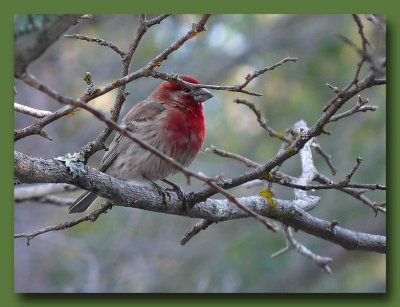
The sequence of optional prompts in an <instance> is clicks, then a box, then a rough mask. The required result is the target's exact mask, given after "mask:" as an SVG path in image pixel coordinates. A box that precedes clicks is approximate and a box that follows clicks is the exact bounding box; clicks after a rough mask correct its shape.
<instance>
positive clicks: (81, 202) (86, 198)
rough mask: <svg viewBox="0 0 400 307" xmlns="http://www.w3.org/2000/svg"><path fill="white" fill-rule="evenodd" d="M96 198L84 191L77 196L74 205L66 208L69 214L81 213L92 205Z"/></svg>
mask: <svg viewBox="0 0 400 307" xmlns="http://www.w3.org/2000/svg"><path fill="white" fill-rule="evenodd" d="M96 198H97V195H96V194H94V193H92V192H89V191H86V192H85V193H83V194H82V195H81V196H79V197H78V198H77V199H76V200H75V201H74V203H73V204H72V205H71V206H70V207H69V208H68V212H69V213H78V212H83V211H85V210H86V209H87V208H89V206H90V205H91V204H92V202H93V201H94V200H95V199H96Z"/></svg>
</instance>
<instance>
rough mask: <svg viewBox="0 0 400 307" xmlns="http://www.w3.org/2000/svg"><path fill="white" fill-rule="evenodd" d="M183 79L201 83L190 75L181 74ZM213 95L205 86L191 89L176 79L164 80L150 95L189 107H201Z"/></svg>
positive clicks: (169, 102)
mask: <svg viewBox="0 0 400 307" xmlns="http://www.w3.org/2000/svg"><path fill="white" fill-rule="evenodd" d="M179 78H180V79H182V80H183V81H186V82H188V83H192V84H200V81H199V80H197V79H196V78H195V77H192V76H189V75H179ZM212 96H213V95H212V94H211V92H210V91H208V90H206V89H204V88H197V89H194V90H191V89H189V88H187V87H184V86H182V85H180V84H178V83H176V82H174V81H164V82H162V83H161V84H160V85H159V87H157V88H156V90H155V91H154V92H153V93H152V94H151V95H150V97H152V98H153V99H155V100H156V101H159V102H162V103H168V104H176V103H177V104H180V105H183V106H185V107H188V108H194V109H197V108H200V109H201V104H202V103H203V102H204V101H206V100H208V99H210V98H211V97H212Z"/></svg>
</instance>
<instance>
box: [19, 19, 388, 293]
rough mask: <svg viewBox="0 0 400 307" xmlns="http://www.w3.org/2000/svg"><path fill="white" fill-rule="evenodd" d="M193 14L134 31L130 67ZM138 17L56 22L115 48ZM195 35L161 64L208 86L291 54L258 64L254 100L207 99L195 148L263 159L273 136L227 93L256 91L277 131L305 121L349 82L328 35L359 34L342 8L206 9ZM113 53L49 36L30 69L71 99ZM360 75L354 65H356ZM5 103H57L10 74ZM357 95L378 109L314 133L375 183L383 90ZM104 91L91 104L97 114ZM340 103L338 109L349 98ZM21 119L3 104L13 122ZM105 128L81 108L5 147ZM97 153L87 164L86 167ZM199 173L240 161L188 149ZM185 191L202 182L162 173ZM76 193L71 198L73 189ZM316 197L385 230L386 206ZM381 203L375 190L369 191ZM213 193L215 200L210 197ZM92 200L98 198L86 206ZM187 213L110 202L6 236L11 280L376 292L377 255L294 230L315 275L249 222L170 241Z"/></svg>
mask: <svg viewBox="0 0 400 307" xmlns="http://www.w3.org/2000/svg"><path fill="white" fill-rule="evenodd" d="M198 18H199V16H196V15H176V16H171V17H170V18H168V19H166V20H165V21H163V22H162V24H161V25H158V26H156V27H154V28H151V29H150V30H149V32H148V33H147V34H146V35H145V37H144V38H143V40H142V42H141V44H140V47H139V49H138V50H137V53H136V54H135V56H134V59H133V64H132V69H133V70H135V69H139V68H141V67H142V66H143V65H145V64H146V63H148V61H149V60H151V58H152V57H154V56H155V55H157V54H158V53H159V52H161V51H162V50H164V49H165V48H166V47H167V46H169V45H170V44H171V43H172V42H174V40H176V39H177V38H179V37H180V36H181V35H182V34H184V33H185V32H186V31H187V30H188V29H189V28H190V26H191V24H192V23H193V22H195V21H196V20H198ZM363 21H364V23H365V29H366V33H367V35H368V36H369V37H370V38H371V41H372V43H373V44H375V43H376V44H377V45H376V50H377V51H379V52H380V54H381V55H383V54H384V53H385V45H384V44H385V42H384V41H383V42H382V41H379V39H380V36H379V33H378V32H377V30H376V29H375V28H374V27H373V25H371V24H370V23H368V22H367V21H366V20H363ZM136 28H137V16H130V15H110V16H108V15H99V16H94V18H93V19H92V20H90V21H82V22H81V23H80V24H79V25H78V26H76V27H74V28H72V29H70V30H69V31H68V33H74V32H78V33H81V34H85V35H89V36H96V37H100V38H103V39H106V40H110V41H112V42H114V43H116V44H117V45H119V46H120V47H121V48H122V49H126V48H127V47H128V46H129V44H130V42H131V39H132V37H134V35H135V33H136ZM207 28H208V30H207V32H206V33H203V34H202V35H201V36H199V37H197V38H196V39H194V40H191V41H190V42H188V43H187V44H185V46H183V47H182V48H181V49H180V50H178V51H177V52H175V53H174V54H172V55H171V56H170V57H169V58H168V61H167V62H166V63H165V64H164V65H163V66H162V67H161V70H163V71H166V72H169V73H190V74H193V75H195V76H197V77H198V78H199V79H200V80H202V82H204V83H207V84H219V85H234V84H238V83H241V82H243V80H244V77H245V76H246V74H248V73H251V72H253V71H254V70H256V69H260V68H262V67H265V66H270V65H272V64H274V63H276V62H278V61H279V60H281V59H282V58H284V57H286V56H294V57H298V58H299V59H300V61H299V62H298V63H287V64H286V65H284V66H282V67H279V68H278V69H276V70H274V71H271V72H268V73H267V74H265V75H263V76H261V77H259V78H258V79H256V80H254V82H252V83H251V84H250V87H249V89H250V90H255V91H258V92H261V93H262V94H263V96H262V97H248V96H246V95H244V94H238V93H231V92H222V91H215V96H214V99H213V100H212V101H210V102H207V103H206V105H205V113H206V126H207V136H206V141H205V147H208V146H210V145H211V144H214V145H216V146H218V147H220V148H223V149H225V150H229V151H233V152H236V153H239V154H241V155H244V156H246V157H249V158H251V159H253V160H255V161H258V162H260V163H263V162H265V161H267V160H269V159H271V158H272V157H274V156H275V155H276V152H277V151H278V149H279V147H280V142H279V141H278V140H276V139H272V138H270V137H268V136H267V134H266V133H265V131H264V130H262V128H261V127H260V126H259V125H258V123H257V121H256V119H255V115H254V114H253V113H252V112H251V111H250V110H249V109H247V108H246V107H245V106H243V105H237V104H235V103H233V99H235V98H246V99H248V100H250V101H252V102H254V103H255V104H256V105H257V107H258V108H259V109H260V110H261V111H262V113H263V114H264V115H265V117H266V118H267V119H268V122H269V125H271V126H272V127H273V128H274V129H275V130H277V131H280V132H284V131H285V130H286V129H287V128H289V127H290V126H291V125H293V123H294V122H296V121H297V120H299V119H302V118H303V119H304V120H306V121H307V123H308V124H309V125H312V124H313V123H314V122H315V121H316V120H317V119H318V118H319V117H320V116H321V114H322V108H323V106H324V105H325V104H326V103H327V102H328V101H329V100H330V98H331V97H333V93H332V91H331V90H330V89H329V88H328V87H327V86H326V85H325V84H326V83H330V84H332V85H334V86H337V87H339V88H341V87H343V86H345V85H346V84H347V83H348V82H350V81H351V80H352V78H353V76H354V72H355V70H356V63H357V61H358V56H357V54H356V53H355V52H354V50H352V49H351V48H350V47H349V46H348V45H346V44H344V43H343V42H342V41H341V40H340V39H338V37H337V36H336V34H338V33H340V34H342V35H345V36H346V37H348V38H349V39H351V40H353V41H355V42H357V43H359V41H360V39H359V36H358V34H357V28H356V27H355V24H354V22H353V20H352V18H351V16H350V15H219V16H218V15H217V16H212V17H211V19H210V22H209V24H208V25H207ZM120 67H121V66H120V60H119V58H118V56H117V55H116V54H114V53H113V51H111V50H110V49H108V48H106V47H101V46H98V45H96V44H90V43H87V42H82V41H77V40H71V39H67V38H61V39H60V40H59V41H58V42H57V43H56V44H54V45H53V46H52V47H51V48H50V49H49V50H48V51H47V52H46V53H45V54H44V55H43V56H42V57H41V58H40V59H39V60H37V61H36V62H35V63H33V64H32V65H31V67H30V72H31V73H33V74H34V75H35V76H37V77H38V78H39V79H41V80H43V81H44V82H46V83H47V84H48V85H49V86H50V87H52V88H54V89H56V90H57V91H59V92H60V93H62V94H65V95H67V96H72V97H78V96H80V95H81V94H82V93H83V91H84V90H85V82H84V81H83V80H82V77H83V75H84V74H85V72H86V71H90V72H91V74H92V76H93V80H94V82H95V84H96V85H97V86H102V85H105V84H107V83H109V82H112V81H113V80H115V79H116V78H118V76H119V74H120ZM363 73H365V72H363ZM158 82H159V81H158V80H153V79H140V80H137V81H135V82H133V83H131V84H129V85H128V90H129V91H130V92H131V95H130V96H129V97H128V100H127V102H126V104H125V106H124V110H123V114H125V112H126V110H127V109H128V108H130V107H131V106H132V105H133V103H134V102H136V101H140V100H141V99H143V98H145V97H146V96H147V95H148V94H149V92H150V90H151V89H152V88H153V87H154V86H155V85H156V84H157V83H158ZM16 88H17V96H16V101H18V102H19V103H23V104H26V105H29V106H32V107H36V108H40V109H47V110H55V109H57V108H59V105H57V104H56V103H54V102H53V101H51V100H50V99H49V98H47V97H46V96H44V95H42V94H40V93H38V92H37V91H34V90H32V89H30V88H27V87H26V86H24V85H23V84H21V83H20V82H18V81H16ZM362 96H363V97H364V98H368V99H369V100H370V102H371V104H373V105H377V106H378V107H379V109H378V111H376V112H373V113H372V112H368V113H361V114H356V115H354V116H352V117H349V118H345V119H343V120H341V121H339V122H336V123H332V124H329V125H328V127H327V128H328V129H329V130H330V131H331V132H332V135H331V136H327V135H323V136H321V137H320V138H319V139H318V140H319V142H320V143H321V145H322V147H323V148H324V149H325V150H326V151H327V152H328V153H329V154H331V155H332V160H333V162H334V164H335V165H336V167H337V168H338V174H337V175H336V176H335V177H334V178H335V179H336V180H340V179H341V178H343V176H345V175H346V174H347V172H348V171H349V170H350V169H351V167H352V166H353V165H354V163H355V161H356V158H357V157H358V156H361V157H362V158H363V159H364V162H363V164H362V166H361V167H360V169H359V171H358V172H357V173H356V175H355V176H354V181H355V182H361V183H381V184H385V182H386V169H385V168H386V117H385V116H386V106H385V104H386V101H385V99H386V92H385V87H379V88H373V89H370V90H367V91H365V92H364V93H363V94H362ZM114 98H115V92H113V93H110V94H107V95H105V96H103V97H100V98H98V99H96V100H95V101H94V102H91V105H93V106H95V107H96V108H99V109H101V110H103V111H104V112H108V110H109V109H110V107H111V106H112V103H113V99H114ZM355 103H356V101H355V100H352V101H349V102H348V103H347V104H346V106H345V107H344V109H343V111H344V110H346V109H348V108H350V107H352V106H353V105H354V104H355ZM31 122H32V119H31V118H29V117H27V116H25V115H21V114H15V127H16V128H22V127H25V126H27V125H28V124H30V123H31ZM102 128H103V125H102V124H101V123H100V122H98V121H96V120H94V119H93V117H91V115H89V114H88V113H85V112H84V111H79V112H77V113H75V114H74V115H72V116H68V117H67V118H63V119H61V120H59V121H57V122H55V123H53V124H51V125H49V126H48V127H47V128H46V131H47V132H48V134H49V135H50V137H52V138H53V139H54V140H53V141H51V142H50V141H48V140H45V139H42V138H40V137H36V136H34V137H29V138H26V139H23V140H21V141H19V142H17V143H16V145H15V149H16V150H20V151H22V152H24V153H27V154H30V155H33V156H40V157H45V158H50V157H56V156H61V155H64V154H66V153H67V152H71V153H72V152H74V151H78V150H79V149H80V148H81V146H83V145H85V144H86V143H87V142H88V141H91V140H93V139H94V137H96V136H97V134H98V133H99V131H101V129H102ZM102 154H103V153H98V154H96V155H95V156H94V157H93V158H92V159H91V161H90V162H89V164H90V165H92V166H98V163H99V161H100V159H101V156H102ZM315 162H316V166H317V168H318V170H320V172H321V173H323V174H326V175H329V176H330V172H329V168H328V167H327V165H326V164H325V162H324V161H323V160H322V159H321V158H320V157H319V156H317V157H315ZM190 168H191V169H192V170H194V171H201V172H203V173H205V174H206V175H209V176H216V175H223V176H225V177H227V178H229V177H233V176H236V175H239V174H240V173H243V172H245V171H246V167H245V166H243V165H241V164H240V163H238V162H235V161H231V160H228V159H224V158H220V157H217V156H215V155H213V154H211V153H201V154H199V156H198V158H197V159H196V161H195V162H194V163H193V164H192V165H191V167H190ZM282 170H283V171H285V172H288V173H290V174H292V175H297V174H299V171H300V169H299V160H298V157H294V158H293V159H290V160H289V161H287V162H286V163H285V164H284V165H283V166H282ZM171 180H173V181H174V182H177V183H179V184H180V185H181V186H182V187H183V188H184V190H185V191H188V192H189V191H196V190H199V189H201V188H202V187H203V185H202V184H200V183H198V182H196V181H195V180H192V185H191V186H187V185H186V184H185V180H184V178H183V176H182V175H179V174H178V175H176V176H175V177H173V178H171ZM260 189H261V187H253V188H244V187H237V188H235V189H233V192H234V193H235V195H237V196H239V195H240V196H243V195H254V194H257V193H258V192H259V190H260ZM275 192H276V196H277V197H279V198H287V199H291V198H293V192H292V191H291V189H287V188H281V187H275ZM78 194H79V193H75V194H73V195H72V196H71V195H68V196H69V197H75V196H77V195H78ZM315 194H316V195H319V196H321V198H322V199H321V203H320V205H319V206H318V207H317V208H316V209H315V210H313V212H312V213H313V214H315V215H316V216H317V217H320V218H323V219H326V220H338V221H339V222H340V225H341V226H343V227H348V228H350V229H353V230H357V231H363V232H371V233H377V234H385V227H386V226H385V225H386V224H385V217H384V216H381V215H378V216H377V217H374V214H373V213H372V212H371V210H369V209H368V208H366V207H365V206H363V205H362V204H361V203H360V202H359V201H356V200H354V199H352V198H351V197H349V196H347V195H344V194H342V193H339V192H337V191H318V192H316V193H315ZM368 196H369V197H371V198H372V199H376V200H377V201H382V200H384V199H385V193H382V192H374V193H370V194H368ZM216 197H219V196H218V195H217V196H216ZM99 203H100V201H98V204H99ZM69 219H71V216H69V215H68V214H67V213H66V209H65V208H59V207H54V206H51V205H43V204H37V203H35V204H29V205H27V204H24V205H16V207H15V231H16V232H22V231H30V230H35V229H38V228H41V227H45V226H48V225H51V224H56V223H59V222H62V221H66V220H69ZM194 222H195V221H192V220H189V219H186V218H182V217H176V216H168V215H163V214H157V213H152V212H145V211H141V210H131V209H126V208H118V207H117V208H113V209H112V210H111V212H110V213H108V214H106V215H104V216H101V217H100V218H99V220H98V221H96V222H95V223H86V224H81V225H78V226H77V227H74V228H72V229H70V230H66V231H63V232H52V233H49V234H45V235H42V236H40V237H38V238H35V239H34V240H33V241H32V242H31V246H29V247H27V246H26V244H25V242H24V241H23V240H17V241H16V242H15V291H17V292H384V291H385V290H386V270H385V266H386V264H385V259H386V258H385V255H378V254H373V253H367V252H349V251H346V250H344V249H343V248H341V247H339V246H336V245H333V244H331V243H330V242H325V241H323V240H321V239H318V238H315V237H312V236H309V235H307V234H304V233H300V232H299V233H295V237H296V239H298V240H299V241H300V242H302V243H304V244H305V245H306V246H307V247H309V248H310V249H311V250H313V251H314V252H316V253H319V254H321V255H324V256H331V257H333V258H334V262H333V264H332V268H333V274H332V275H330V276H327V275H325V274H324V273H323V272H321V270H320V269H319V268H318V267H317V266H316V265H315V264H314V263H312V262H311V261H310V260H308V259H306V258H304V257H302V256H301V255H298V254H296V253H294V252H289V253H287V254H284V255H282V256H280V257H278V258H274V259H271V258H270V255H271V254H272V253H274V252H276V251H277V250H279V249H281V248H283V247H284V246H285V239H284V237H283V236H282V235H281V234H273V233H271V232H268V231H266V230H265V227H263V226H262V225H261V224H259V223H257V222H255V221H254V220H251V219H246V220H238V221H229V222H224V223H219V224H217V225H212V226H210V227H209V228H208V229H207V230H206V231H204V232H202V233H200V234H199V235H197V236H196V237H195V238H194V239H193V240H192V241H190V242H189V243H188V244H187V245H186V246H184V247H182V246H180V245H179V238H180V237H181V236H182V235H183V234H184V232H185V230H186V229H187V228H190V227H191V226H192V225H193V224H194Z"/></svg>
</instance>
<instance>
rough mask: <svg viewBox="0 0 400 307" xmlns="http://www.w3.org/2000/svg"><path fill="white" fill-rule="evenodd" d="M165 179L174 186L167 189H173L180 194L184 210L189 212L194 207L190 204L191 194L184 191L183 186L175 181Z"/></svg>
mask: <svg viewBox="0 0 400 307" xmlns="http://www.w3.org/2000/svg"><path fill="white" fill-rule="evenodd" d="M163 181H164V182H165V183H166V184H168V185H170V186H171V187H172V188H167V189H165V191H173V192H175V193H176V194H177V195H178V198H179V199H180V200H181V201H182V210H183V211H184V212H185V213H186V214H187V213H188V212H189V210H190V209H192V206H190V199H189V195H188V194H186V193H185V192H183V190H182V189H181V187H180V186H178V185H176V184H175V183H173V182H171V181H169V180H167V179H163Z"/></svg>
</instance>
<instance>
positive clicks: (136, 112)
mask: <svg viewBox="0 0 400 307" xmlns="http://www.w3.org/2000/svg"><path fill="white" fill-rule="evenodd" d="M164 110H165V106H164V105H163V104H161V103H159V102H155V101H151V100H144V101H141V102H139V103H137V104H136V105H135V106H134V107H133V108H132V109H130V110H129V112H128V113H127V114H126V116H125V117H124V119H123V120H122V123H123V124H124V125H125V127H126V129H128V130H129V131H131V132H132V133H137V132H138V130H139V129H140V126H141V123H146V122H153V121H154V119H155V118H156V117H157V116H159V115H160V114H161V113H162V112H163V111H164ZM125 139H126V136H125V135H122V134H120V133H117V134H116V135H115V138H114V140H113V141H112V142H111V144H110V146H109V150H108V151H107V152H106V153H105V154H104V157H103V159H102V161H101V167H100V169H99V170H100V171H102V172H105V171H106V170H107V169H108V168H109V167H110V165H111V164H112V163H113V162H114V161H115V159H116V158H117V157H118V155H119V154H120V151H121V146H118V145H119V144H121V143H122V142H123V141H124V140H125Z"/></svg>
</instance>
